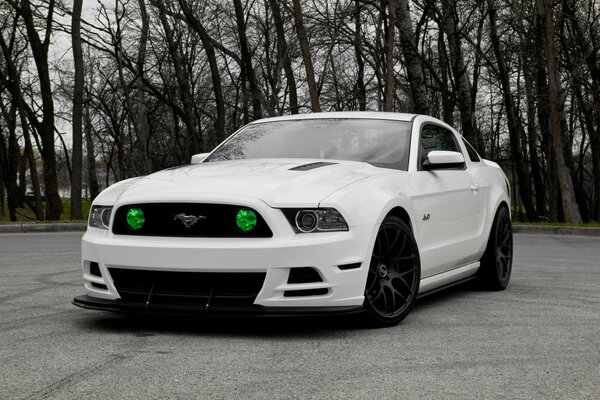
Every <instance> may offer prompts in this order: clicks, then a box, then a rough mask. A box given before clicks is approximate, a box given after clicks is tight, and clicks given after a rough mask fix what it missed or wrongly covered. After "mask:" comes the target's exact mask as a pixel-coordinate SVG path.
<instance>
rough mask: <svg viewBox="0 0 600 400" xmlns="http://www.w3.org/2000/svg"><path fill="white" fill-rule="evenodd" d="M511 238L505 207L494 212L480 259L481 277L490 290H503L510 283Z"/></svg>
mask: <svg viewBox="0 0 600 400" xmlns="http://www.w3.org/2000/svg"><path fill="white" fill-rule="evenodd" d="M512 259H513V237H512V225H511V222H510V214H509V213H508V210H507V209H506V208H505V207H500V208H499V209H498V211H497V212H496V216H495V218H494V224H493V225H492V231H491V232H490V237H489V239H488V244H487V248H486V250H485V253H484V254H483V257H482V258H481V267H480V271H481V276H482V278H483V281H484V284H485V285H486V286H487V288H488V289H490V290H504V289H506V287H507V286H508V282H509V281H510V274H511V272H512Z"/></svg>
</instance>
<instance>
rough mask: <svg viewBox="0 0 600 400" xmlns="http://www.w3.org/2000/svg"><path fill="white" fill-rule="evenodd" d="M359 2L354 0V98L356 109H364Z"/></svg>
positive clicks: (365, 98) (365, 96)
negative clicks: (356, 102) (355, 69)
mask: <svg viewBox="0 0 600 400" xmlns="http://www.w3.org/2000/svg"><path fill="white" fill-rule="evenodd" d="M361 10H362V7H361V3H360V0H354V55H355V56H356V67H357V69H358V70H357V72H356V88H355V90H354V92H355V93H356V100H357V101H358V109H359V110H360V111H365V110H366V109H367V89H366V87H365V61H364V55H363V51H362V43H361V37H362V36H361V35H362V34H361V29H362V28H361V22H360V15H361Z"/></svg>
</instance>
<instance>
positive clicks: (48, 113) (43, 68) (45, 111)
mask: <svg viewBox="0 0 600 400" xmlns="http://www.w3.org/2000/svg"><path fill="white" fill-rule="evenodd" d="M20 10H21V17H22V18H23V20H24V21H25V25H26V27H27V37H28V39H29V44H30V46H31V52H32V54H33V59H34V61H35V65H36V68H37V72H38V73H37V77H38V80H39V84H40V93H41V98H42V115H43V116H42V123H41V128H42V129H41V131H40V136H41V140H42V160H43V161H44V194H45V196H46V218H47V219H49V220H58V219H60V213H61V212H62V210H63V205H62V200H61V198H60V196H59V194H58V179H57V175H56V151H55V149H54V100H53V97H52V83H51V80H50V72H49V68H48V46H49V45H50V34H51V30H52V19H53V13H54V1H53V0H50V2H49V4H48V15H47V17H46V24H47V25H46V31H45V38H44V41H43V42H42V41H41V40H40V37H39V34H38V29H37V27H36V26H35V23H34V20H33V13H32V11H31V4H30V2H29V0H23V1H22V2H21V9H20Z"/></svg>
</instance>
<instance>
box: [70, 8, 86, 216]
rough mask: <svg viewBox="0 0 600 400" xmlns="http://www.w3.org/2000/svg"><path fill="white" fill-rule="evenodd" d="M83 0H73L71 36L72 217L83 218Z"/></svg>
mask: <svg viewBox="0 0 600 400" xmlns="http://www.w3.org/2000/svg"><path fill="white" fill-rule="evenodd" d="M82 3H83V0H73V15H72V17H71V38H72V42H73V63H74V65H75V85H74V87H73V153H72V156H71V165H72V171H71V219H75V220H79V219H83V217H82V211H81V184H82V147H83V146H82V128H83V126H82V120H83V79H84V78H83V51H82V49H81V32H80V29H81V6H82Z"/></svg>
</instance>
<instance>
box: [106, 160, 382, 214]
mask: <svg viewBox="0 0 600 400" xmlns="http://www.w3.org/2000/svg"><path fill="white" fill-rule="evenodd" d="M389 172H390V170H387V169H383V168H377V167H374V166H372V165H370V164H367V163H363V162H353V161H337V160H335V161H333V160H318V159H294V160H289V159H268V160H267V159H261V160H236V161H220V162H208V163H201V164H194V165H186V166H182V167H176V168H171V169H167V170H163V171H160V172H157V173H154V174H151V175H148V176H146V177H142V178H138V179H135V180H131V181H129V182H128V183H127V184H125V185H120V186H118V187H117V188H116V190H119V189H120V190H119V192H115V193H112V196H109V193H107V194H106V195H105V196H106V197H112V198H113V199H112V200H114V201H116V200H118V202H119V203H135V202H148V201H173V200H194V199H201V200H205V199H206V200H209V199H211V198H213V199H215V198H216V199H242V198H244V197H252V198H254V199H259V200H262V201H263V202H265V203H267V204H268V205H270V206H271V207H294V206H298V207H306V206H309V205H313V206H315V207H316V206H317V205H318V204H319V202H320V201H321V200H322V199H324V198H325V197H327V196H329V195H330V194H332V193H334V192H335V191H337V190H339V189H341V188H343V187H345V186H348V185H350V184H352V183H354V182H357V181H360V180H363V179H366V178H369V177H371V176H375V175H381V174H386V173H389ZM117 185H118V184H117ZM108 190H109V191H110V188H109V189H108ZM103 194H104V193H103Z"/></svg>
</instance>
